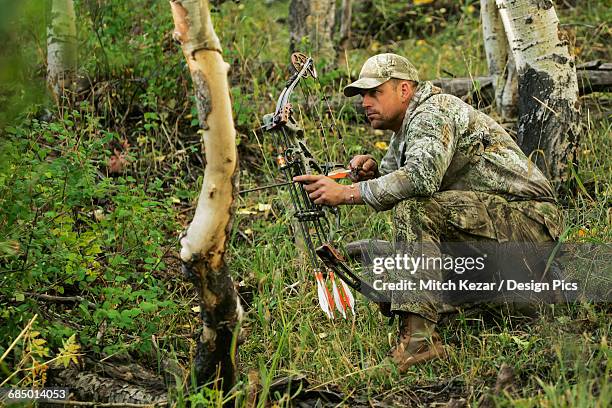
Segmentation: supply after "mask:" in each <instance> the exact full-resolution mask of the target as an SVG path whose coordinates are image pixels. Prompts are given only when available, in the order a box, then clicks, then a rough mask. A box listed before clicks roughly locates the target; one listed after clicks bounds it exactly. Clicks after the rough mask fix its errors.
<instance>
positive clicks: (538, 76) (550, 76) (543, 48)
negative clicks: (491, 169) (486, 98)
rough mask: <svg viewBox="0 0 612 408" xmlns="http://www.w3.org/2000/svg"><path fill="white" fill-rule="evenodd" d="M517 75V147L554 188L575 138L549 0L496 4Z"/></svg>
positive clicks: (564, 56) (562, 47)
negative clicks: (529, 158) (518, 145)
mask: <svg viewBox="0 0 612 408" xmlns="http://www.w3.org/2000/svg"><path fill="white" fill-rule="evenodd" d="M497 7H498V9H499V12H500V15H501V18H502V22H503V24H504V27H505V30H506V35H507V37H508V41H509V44H510V48H511V50H512V54H513V56H514V60H515V63H516V69H517V71H518V75H519V105H518V113H519V122H518V141H519V144H520V146H521V148H522V149H523V151H525V153H527V154H528V155H530V157H531V159H532V161H533V162H535V163H536V164H537V165H538V167H539V168H540V169H542V170H543V171H544V173H545V174H546V175H547V176H548V177H549V178H550V179H551V181H552V182H553V184H555V185H556V187H557V188H559V187H560V186H561V185H562V183H563V182H564V181H566V180H568V163H573V162H574V160H575V150H576V145H577V138H578V134H579V126H578V124H577V119H578V114H579V112H578V109H577V102H578V82H577V79H576V66H575V63H574V58H573V57H572V56H571V55H570V53H569V49H568V41H567V40H565V39H564V36H563V34H562V33H561V32H560V31H559V20H558V19H557V14H556V12H555V9H554V7H553V2H552V1H551V0H537V1H533V0H497Z"/></svg>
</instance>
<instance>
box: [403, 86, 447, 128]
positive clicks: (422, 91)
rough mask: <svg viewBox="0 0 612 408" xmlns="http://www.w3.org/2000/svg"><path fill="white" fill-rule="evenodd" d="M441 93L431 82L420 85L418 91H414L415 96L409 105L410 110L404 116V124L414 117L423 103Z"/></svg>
mask: <svg viewBox="0 0 612 408" xmlns="http://www.w3.org/2000/svg"><path fill="white" fill-rule="evenodd" d="M439 93H442V90H441V89H440V88H438V87H437V86H434V85H433V84H432V83H431V82H430V81H424V82H421V83H419V85H418V86H417V88H416V90H415V91H414V95H412V99H411V100H410V103H409V104H408V108H407V109H406V114H405V115H404V122H405V121H406V119H407V118H409V117H410V116H411V115H412V113H413V112H414V111H415V109H416V108H417V106H419V105H420V104H421V103H423V102H424V101H425V100H426V99H428V98H429V97H430V96H432V95H436V94H439Z"/></svg>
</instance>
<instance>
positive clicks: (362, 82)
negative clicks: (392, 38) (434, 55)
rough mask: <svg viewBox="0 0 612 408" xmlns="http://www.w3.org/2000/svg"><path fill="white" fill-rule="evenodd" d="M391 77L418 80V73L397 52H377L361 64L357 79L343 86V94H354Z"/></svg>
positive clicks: (373, 86)
mask: <svg viewBox="0 0 612 408" xmlns="http://www.w3.org/2000/svg"><path fill="white" fill-rule="evenodd" d="M391 78H396V79H406V80H409V81H415V82H419V73H418V72H417V70H416V68H415V67H414V65H412V63H411V62H410V61H408V60H407V59H406V58H404V57H402V56H401V55H397V54H378V55H375V56H373V57H370V58H368V60H367V61H366V62H365V64H363V68H361V72H360V73H359V79H358V80H357V81H355V82H353V83H352V84H349V85H347V86H346V87H345V88H344V95H345V96H355V95H357V94H359V93H360V92H361V90H362V89H372V88H376V87H377V86H378V85H381V84H384V83H385V82H387V81H388V80H390V79H391Z"/></svg>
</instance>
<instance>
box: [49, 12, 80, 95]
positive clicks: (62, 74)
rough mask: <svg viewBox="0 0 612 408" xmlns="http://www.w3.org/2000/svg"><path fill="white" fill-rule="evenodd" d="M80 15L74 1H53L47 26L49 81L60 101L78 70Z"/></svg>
mask: <svg viewBox="0 0 612 408" xmlns="http://www.w3.org/2000/svg"><path fill="white" fill-rule="evenodd" d="M75 20H76V17H75V14H74V5H73V3H72V0H51V20H50V24H49V27H48V28H47V83H48V85H49V88H51V91H52V92H53V95H54V96H55V98H56V100H59V99H60V98H61V97H62V96H64V95H66V91H68V90H70V89H72V85H73V83H74V79H75V75H76V70H77V39H76V36H77V34H76V23H75Z"/></svg>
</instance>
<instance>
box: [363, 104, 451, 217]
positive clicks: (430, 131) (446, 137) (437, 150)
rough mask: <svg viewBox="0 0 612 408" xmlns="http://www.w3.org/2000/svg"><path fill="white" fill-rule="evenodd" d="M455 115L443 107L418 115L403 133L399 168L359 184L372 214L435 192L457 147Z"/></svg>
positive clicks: (439, 106)
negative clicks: (403, 151)
mask: <svg viewBox="0 0 612 408" xmlns="http://www.w3.org/2000/svg"><path fill="white" fill-rule="evenodd" d="M457 114H459V112H456V113H455V114H454V115H453V114H452V113H451V112H449V110H447V109H444V106H443V105H437V106H435V108H434V109H430V110H425V111H422V112H420V113H418V114H417V115H416V116H415V117H414V118H413V119H412V121H411V123H410V125H409V127H408V129H407V130H406V132H405V135H406V136H405V144H404V145H405V146H408V147H407V148H406V151H405V154H404V157H403V160H401V163H403V165H402V167H400V168H398V169H397V170H395V171H392V172H391V173H389V174H386V175H384V176H381V177H379V178H376V179H373V180H368V181H364V182H361V183H359V189H360V192H361V197H362V199H363V201H364V202H365V203H366V204H368V205H370V206H371V207H373V208H374V209H375V210H376V211H384V210H388V209H391V208H393V206H394V205H395V204H396V203H398V202H399V201H402V200H404V199H406V198H409V197H415V196H430V195H432V194H433V193H435V192H436V191H438V189H439V188H440V184H441V183H442V178H443V177H444V174H445V173H446V170H447V168H448V166H449V164H450V162H451V159H452V158H453V154H454V151H455V146H456V144H457V134H458V132H457V130H458V129H456V123H455V120H454V119H455V118H456V117H458V116H456V115H457ZM459 117H460V116H459ZM401 150H402V149H399V151H398V154H401V153H402V152H401Z"/></svg>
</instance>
